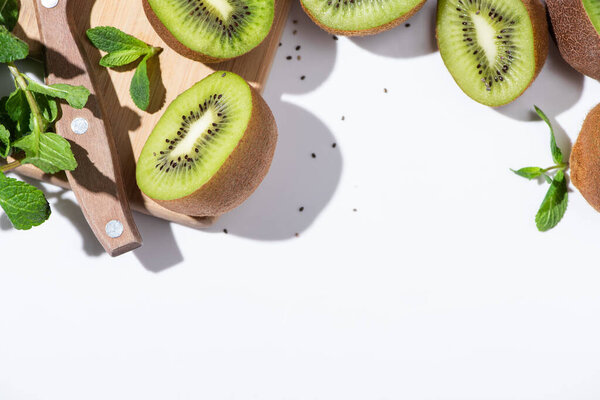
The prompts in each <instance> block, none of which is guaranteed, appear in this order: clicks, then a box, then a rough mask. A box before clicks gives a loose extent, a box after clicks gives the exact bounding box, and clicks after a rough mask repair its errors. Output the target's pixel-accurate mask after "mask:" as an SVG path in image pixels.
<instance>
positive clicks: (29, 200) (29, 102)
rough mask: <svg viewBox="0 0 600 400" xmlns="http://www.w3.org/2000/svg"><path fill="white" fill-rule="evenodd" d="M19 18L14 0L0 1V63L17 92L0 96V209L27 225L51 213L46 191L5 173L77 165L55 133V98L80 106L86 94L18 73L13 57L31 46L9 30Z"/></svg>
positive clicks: (25, 53) (49, 170)
mask: <svg viewBox="0 0 600 400" xmlns="http://www.w3.org/2000/svg"><path fill="white" fill-rule="evenodd" d="M18 17H19V2H18V0H0V63H3V64H6V66H7V67H8V69H9V71H10V73H11V76H12V78H13V80H14V83H15V91H14V92H12V93H11V94H10V96H8V97H3V98H0V207H1V208H2V209H3V210H4V212H5V213H6V215H7V216H8V218H9V219H10V220H11V222H12V224H13V226H14V227H15V228H16V229H30V228H32V227H33V226H37V225H40V224H41V223H43V222H44V221H46V220H47V219H48V217H49V216H50V207H49V205H48V202H47V201H46V198H45V196H44V193H42V192H41V191H40V190H39V189H37V188H35V187H33V186H31V185H29V184H27V183H26V182H22V181H18V180H16V179H13V178H9V177H7V176H5V174H4V173H5V172H7V171H10V170H12V169H14V168H17V167H19V166H20V165H22V164H33V165H35V166H36V167H38V168H40V169H41V170H42V171H43V172H45V173H49V174H51V173H56V172H59V171H64V170H73V169H75V168H76V167H77V162H76V161H75V157H74V156H73V152H72V150H71V145H70V143H69V142H68V141H67V140H65V139H64V138H63V137H61V136H59V135H57V134H56V133H54V132H53V131H54V123H55V122H56V120H57V119H58V117H59V111H58V100H65V101H66V102H67V103H68V104H69V105H70V106H72V107H75V108H83V107H84V106H85V104H86V103H87V100H88V97H89V95H90V92H89V91H88V90H87V89H86V88H84V87H81V86H76V87H74V86H70V85H65V84H58V85H45V84H42V83H38V82H35V81H34V80H31V79H30V78H29V77H27V76H25V75H23V74H22V73H21V72H20V71H19V69H18V68H17V66H16V65H15V63H14V61H16V60H21V59H24V58H26V57H27V56H28V55H29V47H28V46H27V44H26V43H25V42H23V41H22V40H20V39H19V38H17V37H16V36H14V35H13V34H12V33H11V32H10V30H12V28H14V25H15V24H16V21H17V20H18ZM23 153H24V156H23ZM11 155H12V157H13V159H12V160H7V157H8V156H11ZM9 161H10V162H9Z"/></svg>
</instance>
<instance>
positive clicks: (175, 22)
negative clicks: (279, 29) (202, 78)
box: [142, 0, 275, 62]
mask: <svg viewBox="0 0 600 400" xmlns="http://www.w3.org/2000/svg"><path fill="white" fill-rule="evenodd" d="M142 1H143V4H144V10H145V11H146V15H147V16H148V19H149V20H150V23H151V24H152V26H153V27H154V29H155V30H156V31H157V33H158V34H159V35H160V36H161V38H162V39H163V40H164V41H165V42H166V43H167V44H168V45H169V46H170V47H171V48H173V49H174V50H175V51H177V52H179V53H180V54H183V55H184V56H186V57H189V58H192V59H195V60H198V61H203V62H219V61H223V60H228V59H231V58H235V57H238V56H241V55H242V54H245V53H247V52H249V51H250V50H252V49H254V48H255V47H256V46H258V45H259V44H260V43H261V42H262V41H263V40H264V39H265V38H266V37H267V35H268V34H269V32H270V31H271V26H272V25H273V18H274V15H275V5H274V0H142Z"/></svg>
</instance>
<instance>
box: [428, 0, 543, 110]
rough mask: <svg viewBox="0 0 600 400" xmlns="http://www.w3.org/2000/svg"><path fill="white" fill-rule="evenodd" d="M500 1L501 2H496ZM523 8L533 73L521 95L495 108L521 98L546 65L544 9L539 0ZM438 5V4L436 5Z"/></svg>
mask: <svg viewBox="0 0 600 400" xmlns="http://www.w3.org/2000/svg"><path fill="white" fill-rule="evenodd" d="M497 1H501V0H497ZM521 2H522V3H523V5H524V6H525V8H526V9H527V13H528V14H529V18H530V20H531V24H532V28H533V46H534V57H535V73H534V74H533V77H532V78H531V81H530V82H529V85H527V87H526V88H525V89H523V91H522V92H521V93H519V94H518V95H517V96H515V98H514V99H512V100H510V101H508V102H507V103H505V104H499V105H497V106H495V107H501V106H503V105H506V104H508V103H511V102H513V101H515V100H516V99H518V98H519V97H521V95H523V93H525V92H526V91H527V89H529V87H530V86H531V84H532V83H533V82H534V81H535V80H536V78H537V77H538V75H539V74H540V72H541V71H542V68H543V67H544V64H545V63H546V59H547V58H548V51H549V36H550V35H549V33H548V21H547V20H546V8H545V7H544V5H543V4H542V2H541V1H540V0H521ZM438 4H439V3H438ZM435 36H436V40H437V42H438V48H439V47H440V46H439V37H438V32H437V29H436V35H435Z"/></svg>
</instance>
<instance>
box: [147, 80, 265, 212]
mask: <svg viewBox="0 0 600 400" xmlns="http://www.w3.org/2000/svg"><path fill="white" fill-rule="evenodd" d="M250 90H251V92H252V114H251V115H250V122H248V127H247V128H246V132H245V133H244V136H242V138H241V139H240V141H239V143H238V145H237V147H236V148H235V149H234V150H233V152H232V153H231V154H230V155H229V158H228V159H227V160H226V161H225V163H224V164H223V166H222V167H221V168H220V169H219V170H218V171H217V173H216V174H215V175H214V176H213V177H212V178H211V179H210V180H209V181H208V182H207V183H206V184H204V185H203V186H202V187H200V188H199V189H198V190H197V191H195V192H194V193H192V194H190V195H188V196H186V197H182V198H180V199H176V200H157V199H153V200H154V201H155V202H157V203H158V204H160V205H161V206H163V207H165V208H167V209H169V210H171V211H175V212H177V213H180V214H185V215H190V216H194V217H206V216H210V217H213V216H219V215H221V214H224V213H226V212H228V211H231V210H232V209H234V208H235V207H237V206H239V205H240V204H242V203H243V202H244V200H246V199H247V198H248V197H250V195H251V194H252V193H253V192H254V191H255V190H256V188H257V187H258V185H260V183H261V182H262V180H263V179H264V177H265V176H266V175H267V172H268V171H269V168H270V166H271V161H272V160H273V155H274V154H275V147H276V145H277V125H276V124H275V118H274V117H273V113H272V112H271V109H270V108H269V106H268V105H267V103H266V102H265V101H264V100H263V98H262V97H261V95H260V94H258V93H257V92H256V91H255V90H254V89H253V88H252V87H250Z"/></svg>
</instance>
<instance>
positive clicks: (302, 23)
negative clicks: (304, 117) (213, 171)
mask: <svg viewBox="0 0 600 400" xmlns="http://www.w3.org/2000/svg"><path fill="white" fill-rule="evenodd" d="M280 43H281V46H279V48H278V49H277V53H276V54H275V59H274V62H273V67H272V69H271V73H270V75H269V78H268V80H267V85H266V91H267V92H270V93H273V92H274V91H277V92H278V93H308V92H310V91H312V90H314V89H316V88H318V87H319V86H320V85H321V84H322V83H323V82H325V80H327V78H328V77H329V75H331V72H332V71H333V68H334V66H335V61H336V56H337V41H335V40H334V39H333V36H332V35H330V34H328V33H327V32H325V31H323V30H321V28H319V27H318V26H317V25H315V23H314V22H313V21H312V20H311V19H310V18H309V17H308V15H306V13H305V12H304V10H302V7H301V6H300V3H299V2H294V3H293V4H292V7H291V9H290V14H289V16H288V20H287V23H286V26H285V29H284V31H283V34H282V37H281V39H280ZM288 58H289V59H288ZM302 77H304V79H302ZM271 98H272V96H271ZM269 105H270V102H269ZM277 122H279V121H277Z"/></svg>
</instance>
